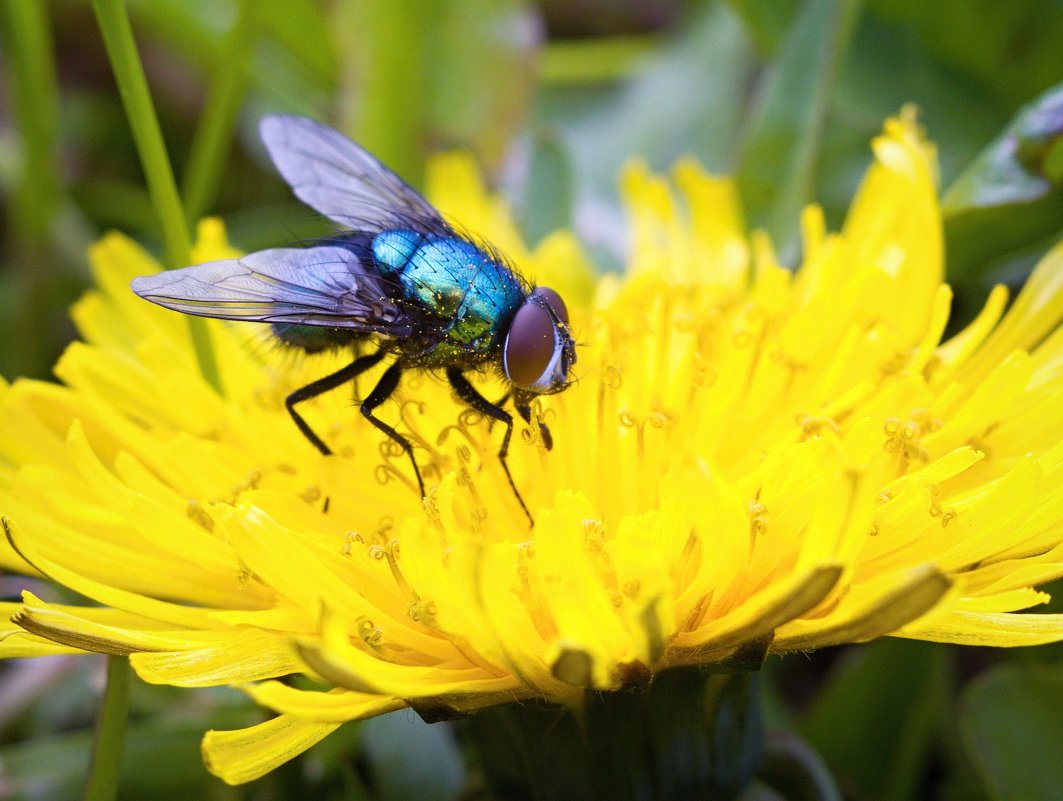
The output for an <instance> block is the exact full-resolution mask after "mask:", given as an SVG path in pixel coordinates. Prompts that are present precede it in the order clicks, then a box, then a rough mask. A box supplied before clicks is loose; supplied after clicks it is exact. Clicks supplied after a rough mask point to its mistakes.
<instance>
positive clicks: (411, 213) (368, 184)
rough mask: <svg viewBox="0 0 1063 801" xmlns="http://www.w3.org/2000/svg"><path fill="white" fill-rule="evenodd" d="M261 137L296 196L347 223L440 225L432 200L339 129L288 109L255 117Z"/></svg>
mask: <svg viewBox="0 0 1063 801" xmlns="http://www.w3.org/2000/svg"><path fill="white" fill-rule="evenodd" d="M259 133H260V135H261V136H262V142H263V143H264V144H265V146H266V150H268V151H269V155H270V158H272V159H273V163H274V164H275V165H276V166H277V170H278V171H279V172H280V174H281V175H282V176H284V180H285V181H287V182H288V184H289V185H290V186H291V187H292V189H293V190H294V192H295V195H296V197H298V198H299V199H300V200H301V201H303V203H305V204H306V205H308V206H310V207H311V208H313V209H315V210H316V211H319V212H320V213H322V214H324V215H325V216H326V217H328V218H330V219H332V220H334V221H336V222H338V223H339V224H340V225H343V226H345V227H347V228H359V229H373V228H378V229H384V228H394V227H399V226H403V225H406V224H408V223H409V222H410V221H411V220H412V221H417V222H421V223H424V224H426V225H430V226H433V227H434V226H443V225H444V222H443V218H442V217H441V216H440V214H439V212H438V211H436V210H435V209H434V208H432V205H431V204H430V203H429V202H428V201H427V200H425V199H424V198H423V197H421V196H420V195H419V194H418V193H417V192H416V191H414V190H413V189H412V188H411V187H410V186H409V185H407V184H406V182H404V181H403V180H402V179H401V178H399V176H397V175H395V173H393V172H392V171H391V170H389V169H388V168H387V167H385V166H384V165H383V164H381V163H380V162H379V161H377V160H376V159H375V158H374V157H373V156H371V155H370V154H369V153H367V152H366V151H365V150H363V149H362V148H360V147H359V146H358V145H356V144H355V143H354V142H352V141H351V140H350V139H348V138H347V137H346V136H344V135H343V134H341V133H340V132H339V131H334V130H333V129H332V128H329V127H328V126H327V125H322V124H321V123H319V122H315V121H314V120H311V119H308V118H306V117H294V116H289V115H286V114H271V115H269V116H266V117H263V118H262V121H261V122H260V123H259Z"/></svg>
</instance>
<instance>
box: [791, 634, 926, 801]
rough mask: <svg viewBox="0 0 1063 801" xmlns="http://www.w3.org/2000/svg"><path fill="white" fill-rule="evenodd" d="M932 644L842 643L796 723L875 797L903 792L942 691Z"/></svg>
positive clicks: (914, 784)
mask: <svg viewBox="0 0 1063 801" xmlns="http://www.w3.org/2000/svg"><path fill="white" fill-rule="evenodd" d="M945 658H946V652H945V650H944V649H943V648H941V647H940V646H935V645H932V644H928V643H921V642H912V641H906V640H895V639H884V640H879V641H877V642H875V643H873V644H872V645H867V646H859V647H858V648H856V649H853V650H850V651H849V652H848V653H847V654H846V655H845V657H843V662H842V663H841V664H840V665H839V667H838V669H837V670H836V672H835V674H834V675H833V676H832V678H831V679H830V681H829V683H828V684H827V686H826V688H825V689H824V690H823V692H822V693H821V695H820V697H819V698H818V699H817V700H816V703H815V705H814V706H813V708H812V709H811V711H810V712H809V714H808V716H807V718H806V719H805V721H804V722H803V724H802V726H801V733H802V734H803V736H804V737H805V739H807V741H808V743H809V745H811V746H812V747H813V748H814V749H815V750H816V751H818V752H819V753H820V754H821V755H822V756H823V757H824V759H826V761H827V763H828V764H829V765H830V766H831V769H832V770H833V771H834V772H835V774H836V775H837V776H838V777H839V779H844V780H845V781H844V782H843V783H847V784H849V785H851V786H852V787H854V788H856V789H857V790H859V793H858V795H859V796H860V797H867V798H875V799H880V800H881V801H890V800H891V799H897V801H900V800H901V799H909V798H913V797H915V796H914V795H913V794H914V792H915V790H916V789H917V788H918V786H919V784H918V782H919V780H920V778H921V776H922V773H923V770H924V769H925V767H926V764H927V758H928V757H927V749H928V746H929V744H930V742H931V737H932V736H933V734H934V732H935V731H936V730H937V728H938V727H939V725H940V722H941V720H942V714H943V713H942V710H943V703H944V699H945V697H946V693H947V681H946V661H945Z"/></svg>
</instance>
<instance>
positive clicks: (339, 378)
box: [284, 351, 384, 456]
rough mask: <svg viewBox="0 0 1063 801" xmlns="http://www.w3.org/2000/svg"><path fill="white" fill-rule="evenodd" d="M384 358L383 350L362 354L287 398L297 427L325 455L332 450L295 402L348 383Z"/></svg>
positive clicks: (285, 403)
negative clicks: (296, 408)
mask: <svg viewBox="0 0 1063 801" xmlns="http://www.w3.org/2000/svg"><path fill="white" fill-rule="evenodd" d="M383 358H384V352H383V351H377V352H376V353H373V354H371V355H369V356H360V357H358V358H357V359H355V360H354V361H353V362H351V363H350V364H348V365H347V366H346V367H344V368H343V369H341V370H337V371H336V372H334V373H331V374H330V375H327V376H325V377H324V378H319V379H317V381H314V382H313V383H311V384H307V385H306V386H305V387H301V388H300V389H297V390H295V392H293V393H292V394H291V395H289V396H288V397H287V398H285V400H284V405H285V406H286V407H287V408H288V414H290V415H291V416H292V420H293V421H295V425H296V427H297V428H298V429H299V430H300V431H301V432H302V434H303V436H304V437H306V438H307V439H308V440H310V444H311V445H313V446H314V447H315V448H317V449H318V450H319V451H320V452H321V453H322V454H323V455H325V456H331V455H332V450H331V449H330V448H329V446H328V445H326V444H325V443H324V442H323V441H322V439H321V437H319V436H318V435H317V434H316V433H314V430H313V429H312V428H310V425H309V424H308V423H307V422H306V420H304V419H303V416H302V415H301V414H299V412H297V411H295V404H297V403H302V402H303V401H305V400H310V399H311V398H316V397H317V396H318V395H323V394H324V393H326V392H328V391H329V390H333V389H335V388H336V387H338V386H342V385H343V384H346V383H347V382H348V381H353V380H354V378H355V377H356V376H357V375H358V374H359V373H364V372H365V371H366V370H368V369H369V368H371V367H373V366H374V365H375V364H377V362H379V361H380V360H381V359H383Z"/></svg>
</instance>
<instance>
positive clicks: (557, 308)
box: [532, 286, 568, 325]
mask: <svg viewBox="0 0 1063 801" xmlns="http://www.w3.org/2000/svg"><path fill="white" fill-rule="evenodd" d="M532 297H535V298H542V300H543V301H544V302H545V303H546V305H547V306H549V307H550V311H552V312H553V313H554V316H555V317H557V319H558V320H560V321H561V322H563V323H564V324H565V325H568V307H566V306H565V301H563V300H561V296H560V295H559V294H557V292H555V291H554V290H552V289H551V288H550V287H548V286H537V287H535V291H534V292H532Z"/></svg>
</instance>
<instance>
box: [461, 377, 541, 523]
mask: <svg viewBox="0 0 1063 801" xmlns="http://www.w3.org/2000/svg"><path fill="white" fill-rule="evenodd" d="M447 380H448V381H449V382H450V385H451V386H452V387H454V391H455V392H456V393H457V394H458V397H459V398H461V400H462V401H464V402H465V403H467V404H469V405H470V406H471V407H472V408H474V409H475V410H476V411H478V412H479V413H480V414H482V415H484V416H485V417H490V418H491V419H493V420H498V421H499V422H500V423H503V424H504V425H505V426H506V434H505V436H504V437H502V447H501V448H499V450H498V461H500V462H501V463H502V470H503V471H504V472H505V474H506V480H508V481H509V487H510V489H512V490H513V495H514V496H515V497H516V499H517V503H519V504H520V508H521V509H523V510H524V514H525V516H527V518H528V523H529V525H531V526H534V525H535V520H533V519H532V516H531V512H529V511H528V507H527V506H526V505H525V503H524V498H522V497H521V495H520V491H519V490H518V489H517V485H516V484H515V483H514V481H513V476H512V475H511V474H510V472H509V465H508V464H507V463H506V454H508V453H509V440H510V437H512V436H513V415H511V414H510V413H509V412H507V411H506V410H505V409H503V408H501V407H499V406H496V405H495V404H493V403H491V401H489V400H488V399H487V398H485V397H484V396H483V395H481V394H480V393H479V392H478V391H477V390H476V387H474V386H473V385H472V384H470V383H469V380H468V379H467V378H466V377H465V376H464V375H462V373H461V370H459V369H458V368H457V367H448V368H447Z"/></svg>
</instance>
